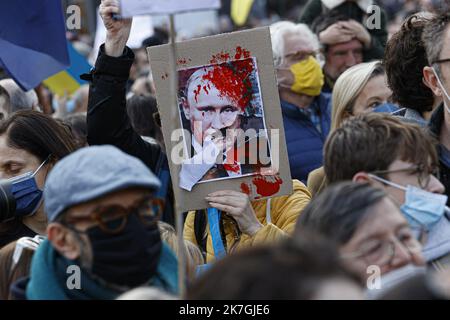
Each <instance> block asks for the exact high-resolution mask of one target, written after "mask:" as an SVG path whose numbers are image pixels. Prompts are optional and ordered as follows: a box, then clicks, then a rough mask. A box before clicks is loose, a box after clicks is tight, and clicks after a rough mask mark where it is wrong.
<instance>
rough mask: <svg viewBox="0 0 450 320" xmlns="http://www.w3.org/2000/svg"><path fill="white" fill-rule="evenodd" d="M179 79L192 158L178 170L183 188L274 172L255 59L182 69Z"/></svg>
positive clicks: (186, 139) (182, 117) (183, 122)
mask: <svg viewBox="0 0 450 320" xmlns="http://www.w3.org/2000/svg"><path fill="white" fill-rule="evenodd" d="M178 79H179V86H178V88H179V91H178V105H179V112H180V121H181V126H182V127H183V129H184V132H185V133H186V134H185V135H184V143H185V146H184V147H185V150H186V151H187V154H188V155H189V156H188V159H186V161H184V162H183V164H182V169H181V171H180V187H181V188H183V189H186V190H191V189H192V186H193V185H194V184H196V183H203V182H212V181H216V180H218V179H229V178H239V177H242V176H245V175H254V174H258V173H259V172H260V171H261V168H270V166H271V159H270V147H269V142H268V137H267V130H266V126H265V121H264V108H263V102H262V99H261V92H260V85H259V77H258V69H257V62H256V58H254V57H248V58H244V59H241V60H234V61H228V62H223V63H220V64H210V65H205V66H200V67H193V68H187V69H181V70H179V71H178ZM209 160H210V161H209ZM208 164H209V165H208Z"/></svg>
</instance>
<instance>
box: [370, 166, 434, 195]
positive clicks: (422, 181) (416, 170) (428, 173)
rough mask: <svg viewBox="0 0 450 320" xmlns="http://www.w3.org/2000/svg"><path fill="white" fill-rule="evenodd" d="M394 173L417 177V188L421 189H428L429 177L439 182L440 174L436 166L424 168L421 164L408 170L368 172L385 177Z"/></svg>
mask: <svg viewBox="0 0 450 320" xmlns="http://www.w3.org/2000/svg"><path fill="white" fill-rule="evenodd" d="M396 172H409V173H410V174H411V175H417V180H418V182H419V186H420V187H421V188H422V189H425V188H427V187H428V185H429V184H430V181H431V177H432V176H435V177H436V178H437V179H438V180H440V172H439V167H437V166H425V165H422V164H419V165H414V166H411V167H408V168H403V169H397V170H377V171H372V172H369V173H371V174H374V175H385V174H389V173H396Z"/></svg>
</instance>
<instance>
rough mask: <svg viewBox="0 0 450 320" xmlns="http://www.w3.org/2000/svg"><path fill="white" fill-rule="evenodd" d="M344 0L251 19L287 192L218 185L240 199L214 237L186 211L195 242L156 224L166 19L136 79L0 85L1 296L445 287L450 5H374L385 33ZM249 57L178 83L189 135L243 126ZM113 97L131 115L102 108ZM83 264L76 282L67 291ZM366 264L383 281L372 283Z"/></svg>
mask: <svg viewBox="0 0 450 320" xmlns="http://www.w3.org/2000/svg"><path fill="white" fill-rule="evenodd" d="M113 2H114V1H109V0H104V1H102V5H101V7H100V10H101V13H102V14H105V12H107V13H109V14H110V13H112V12H114V10H115V9H116V8H115V7H114V3H113ZM338 2H339V4H336V3H334V1H324V0H309V1H299V3H300V4H299V3H297V2H296V1H282V3H283V5H280V3H281V2H280V3H278V1H270V0H267V1H255V5H254V7H253V9H252V11H251V14H250V18H249V19H248V20H247V24H246V26H245V27H253V26H259V25H262V24H266V25H267V24H270V36H271V43H272V49H273V50H272V53H273V59H274V68H275V71H276V77H277V86H278V92H279V98H280V102H281V114H282V117H283V121H284V126H285V133H286V141H287V149H288V158H289V164H290V167H291V172H292V179H293V186H294V188H293V193H292V194H291V195H286V196H283V197H276V198H273V199H271V200H270V201H269V200H267V199H263V200H260V201H250V200H249V198H248V196H247V195H246V194H245V193H242V192H238V191H234V190H232V191H229V190H227V191H223V193H221V192H219V193H218V194H215V195H214V196H211V197H216V198H217V197H219V198H220V197H222V198H223V199H226V200H227V201H228V199H231V200H229V201H231V203H233V204H234V203H238V204H239V205H236V206H233V205H228V204H227V205H220V204H219V207H220V208H224V209H223V210H221V211H222V215H221V216H220V218H219V224H218V225H216V227H217V229H218V230H216V231H217V232H219V233H220V238H219V239H214V235H213V228H212V227H211V225H212V224H213V221H212V220H210V219H212V216H211V215H210V212H209V211H207V210H197V211H196V212H189V213H184V214H183V221H184V239H180V238H179V235H180V232H181V230H176V228H175V227H174V225H173V221H174V219H167V218H163V217H167V214H169V213H170V214H172V216H173V215H174V212H175V211H176V210H175V209H174V208H176V203H174V200H173V194H172V193H173V191H172V189H171V188H172V187H171V186H170V184H171V182H170V176H169V173H168V172H169V169H168V167H167V164H166V163H165V161H170V157H169V156H167V157H165V156H164V153H165V151H166V150H165V148H166V146H165V144H164V138H163V134H162V126H161V119H160V115H159V112H158V110H159V106H158V101H157V99H156V89H155V84H154V82H153V79H152V73H151V65H150V64H149V62H148V60H147V57H146V52H145V48H146V47H148V46H153V45H161V44H164V43H167V41H168V33H167V31H165V30H164V28H161V29H160V28H157V29H156V30H155V33H154V35H153V36H152V37H150V38H148V39H146V40H144V41H143V43H142V47H141V48H137V49H135V50H134V52H132V51H131V50H129V49H126V50H124V53H123V55H122V56H121V57H125V58H126V59H128V60H129V59H131V58H134V63H133V65H131V62H129V67H130V70H131V71H130V73H129V74H127V76H128V75H129V78H128V79H121V78H120V79H112V80H110V79H109V78H108V80H107V81H104V82H102V83H101V85H100V86H98V87H97V86H96V81H100V80H99V79H97V78H95V77H101V72H100V75H96V74H95V73H94V74H93V79H91V83H90V84H89V85H83V86H80V87H79V88H78V90H76V91H75V92H73V93H71V94H65V95H64V96H63V97H61V96H58V95H57V94H55V93H52V92H51V91H50V89H49V88H47V87H45V86H43V85H41V86H39V87H38V88H36V89H35V90H31V91H28V92H25V91H23V90H22V89H21V88H20V87H19V86H18V85H17V84H16V83H15V82H14V80H13V79H9V78H6V79H3V80H0V299H21V298H27V299H59V298H62V297H63V298H66V299H152V300H159V299H178V298H182V299H201V300H209V299H219V300H223V299H233V300H259V299H262V300H266V299H306V300H317V299H367V298H377V299H402V298H404V299H418V298H422V299H448V298H449V297H450V295H449V291H450V290H449V288H450V278H449V277H448V276H449V272H448V270H447V268H448V266H449V265H450V209H449V208H448V207H447V206H446V205H447V202H448V195H449V194H450V190H449V187H450V138H449V136H448V135H449V134H450V114H449V113H450V96H449V93H450V15H449V13H448V11H446V10H445V9H443V8H446V2H445V1H439V0H436V1H390V0H381V1H379V4H380V6H381V7H382V8H384V9H383V10H382V16H381V20H382V21H381V27H380V29H379V30H373V29H371V28H368V27H367V24H366V22H367V21H366V20H367V16H366V12H364V11H363V10H362V8H361V7H360V6H361V3H362V2H363V1H338ZM369 2H371V1H369ZM277 3H278V5H277ZM377 3H378V2H377ZM399 3H403V4H402V5H399ZM345 6H348V7H349V8H352V10H347V11H346V9H343V8H346V7H345ZM108 10H110V11H108ZM421 10H423V11H424V12H420V13H418V12H419V11H421ZM425 11H426V12H425ZM292 12H296V13H297V14H298V17H289V18H290V20H293V21H288V20H287V17H288V16H289V15H288V14H289V13H290V14H292ZM317 12H318V13H317ZM221 14H222V18H223V19H225V20H224V21H225V22H224V23H223V25H224V28H229V27H230V26H232V23H231V20H230V17H229V14H227V13H226V12H222V11H221ZM102 18H103V19H105V18H104V17H103V16H102ZM226 22H228V23H226ZM232 27H233V26H232ZM234 28H235V29H238V28H239V27H238V26H234ZM224 30H225V29H224ZM220 31H222V30H220ZM73 40H74V39H73ZM74 42H76V43H77V44H76V46H75V47H76V48H78V50H79V51H80V52H81V53H82V54H83V55H85V56H87V55H88V54H89V51H90V50H89V49H90V48H89V45H88V44H86V43H85V42H83V41H80V40H79V38H77V39H76V41H75V40H74ZM103 50H104V49H103ZM105 54H106V53H105V52H103V53H101V54H100V55H99V59H102V55H103V56H104V55H105ZM127 54H128V56H127ZM121 57H118V58H117V57H116V58H117V59H121ZM111 59H113V58H111ZM117 61H120V60H117ZM117 63H122V62H117ZM127 63H128V62H127ZM241 63H244V62H241ZM238 69H240V68H239V65H238V66H237V67H236V66H234V67H233V66H231V65H230V64H228V65H227V64H223V65H219V66H217V65H216V66H214V65H213V66H209V67H204V68H199V69H198V70H197V71H195V72H194V73H192V74H191V75H190V76H189V79H188V80H187V82H186V84H185V88H182V89H183V90H181V91H184V97H183V98H182V99H181V100H180V101H181V102H180V105H179V109H180V111H182V114H183V116H184V120H186V121H187V123H189V129H190V130H191V132H192V135H193V137H194V138H195V139H196V143H198V144H200V145H201V144H203V143H204V142H205V141H204V139H205V135H204V134H205V133H206V132H209V131H223V130H225V129H236V128H241V127H242V126H243V124H245V123H246V121H247V120H245V119H244V118H245V112H246V110H245V109H246V107H247V106H248V105H249V104H250V102H249V101H243V99H244V97H245V96H246V92H244V91H245V90H247V89H248V87H245V83H244V82H243V81H238V80H242V79H240V78H239V77H240V76H242V74H239V70H238ZM217 70H219V71H220V72H221V81H229V82H230V83H234V84H235V85H236V83H237V85H236V90H235V91H236V92H237V95H238V99H237V100H236V97H235V96H232V95H231V94H228V95H227V94H225V95H224V94H223V92H221V91H220V88H219V85H218V84H216V83H215V82H214V80H213V79H211V78H209V73H210V72H212V71H217ZM91 76H92V75H91ZM110 76H111V75H110ZM248 76H249V75H248V74H245V75H244V78H247V77H248ZM111 77H112V76H111ZM102 81H103V80H102ZM101 86H109V89H107V90H111V91H110V92H113V93H111V95H109V96H108V95H106V96H104V97H102V96H101V93H99V92H101V91H102V90H104V88H102V87H101ZM202 86H205V87H206V86H207V87H208V91H207V92H206V94H202V93H201V92H200V91H201V90H200V91H199V92H196V91H195V88H197V87H202ZM241 89H242V90H241ZM107 90H106V91H107ZM205 91H206V90H205ZM117 92H119V93H123V96H119V95H118V94H117V95H116V93H117ZM236 92H235V93H236ZM104 105H108V106H109V107H111V106H112V107H114V108H116V107H117V108H118V109H120V108H121V109H120V110H118V109H117V110H115V111H114V112H116V113H113V116H112V118H106V117H105V118H104V119H99V118H95V119H93V114H94V113H96V112H100V111H98V110H100V109H102V108H104ZM293 110H294V111H293ZM103 112H105V110H103ZM111 112H112V111H111ZM103 114H104V115H107V114H108V113H107V112H105V113H103ZM101 121H103V124H102V126H101V128H99V123H100V122H101ZM195 122H200V124H201V126H200V127H198V126H196V125H195ZM110 123H114V124H120V125H119V126H117V127H113V126H110V125H109V124H110ZM198 128H201V131H200V132H197V131H196V130H197V129H198ZM97 130H98V132H97ZM93 132H95V134H93ZM311 132H312V133H311ZM307 134H310V135H309V136H307ZM305 136H307V137H306V138H305ZM98 137H101V138H102V139H103V140H102V143H96V142H97V141H98V140H97V139H99V138H98ZM123 137H126V139H122V138H123ZM302 139H304V140H302ZM305 139H308V141H307V142H305ZM119 140H120V141H119ZM299 141H303V142H301V143H300V144H299ZM233 143H234V141H233ZM96 144H102V145H100V146H98V145H96ZM144 151H145V152H147V155H148V156H147V155H143V154H144V153H145V152H144ZM167 153H168V154H169V153H170V152H167ZM161 159H162V160H161ZM299 166H301V167H302V168H301V169H302V171H301V174H297V172H299V170H298V169H299ZM305 168H308V170H306V169H305ZM305 170H306V171H305ZM164 173H166V174H167V175H166V176H165V175H164ZM164 188H166V189H165V191H164V193H161V190H163V189H164ZM223 201H225V200H223ZM232 201H234V202H232ZM219 202H220V201H219ZM210 203H216V201H212V200H211V201H210ZM216 206H217V203H216ZM168 208H172V209H171V210H173V212H172V211H171V212H168ZM225 208H226V209H229V210H230V211H228V212H227V211H226V209H225ZM236 208H239V209H241V210H237V211H236V212H237V213H234V214H231V212H232V211H235V210H236ZM164 214H166V216H165V215H164ZM280 217H281V218H280ZM172 218H173V217H172ZM255 226H256V227H255ZM254 228H256V229H254ZM230 230H234V231H230ZM217 242H219V243H220V244H221V246H223V247H224V250H225V252H226V254H225V257H223V254H219V253H218V251H217V252H216V249H217ZM180 261H181V262H184V265H183V266H182V267H181V268H180V269H179V268H178V262H180ZM73 266H76V267H79V268H81V270H82V271H81V272H82V273H81V275H82V276H81V279H75V280H74V283H73V286H74V287H81V288H82V289H80V290H78V289H76V290H73V288H69V286H68V285H66V284H68V283H69V281H68V280H67V281H66V278H67V274H66V272H65V270H69V269H68V268H72V267H73ZM70 270H72V269H70ZM74 270H75V272H76V268H75V269H74ZM180 270H182V272H180V274H179V271H180ZM374 270H375V271H374ZM371 272H378V273H379V276H380V277H381V278H382V279H384V280H385V281H384V282H383V286H384V287H383V288H382V290H380V291H373V290H372V289H373V288H371V287H370V286H369V285H368V283H369V282H368V277H369V276H370V275H371V274H372V273H371ZM182 275H185V277H184V279H183V280H185V281H184V283H182V285H181V287H180V282H179V279H180V277H181V276H182ZM405 279H406V280H405ZM185 286H186V290H185V292H181V291H180V290H181V288H184V287H185ZM140 287H143V288H140ZM136 288H138V289H136ZM132 289H134V290H132ZM374 292H375V293H374Z"/></svg>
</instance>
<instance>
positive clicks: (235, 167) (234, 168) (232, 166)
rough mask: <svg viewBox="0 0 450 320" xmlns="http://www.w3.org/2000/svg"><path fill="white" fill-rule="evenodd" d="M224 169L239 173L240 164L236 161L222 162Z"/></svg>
mask: <svg viewBox="0 0 450 320" xmlns="http://www.w3.org/2000/svg"><path fill="white" fill-rule="evenodd" d="M223 167H224V169H225V170H227V171H231V172H235V173H239V171H240V169H241V166H240V165H239V164H238V163H236V162H235V163H231V164H230V163H224V165H223Z"/></svg>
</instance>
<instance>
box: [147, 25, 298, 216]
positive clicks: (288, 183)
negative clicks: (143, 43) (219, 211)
mask: <svg viewBox="0 0 450 320" xmlns="http://www.w3.org/2000/svg"><path fill="white" fill-rule="evenodd" d="M171 50H173V51H172V53H173V52H175V59H174V60H175V64H176V66H175V67H174V64H173V63H170V59H169V57H170V56H171V54H172V53H171ZM147 52H148V55H149V60H150V64H151V66H152V75H153V79H154V82H155V86H156V98H157V101H158V109H159V114H160V118H161V125H162V131H163V136H164V144H165V147H166V153H167V157H168V159H169V169H170V174H171V177H172V187H173V190H174V195H175V198H176V210H177V212H184V211H188V210H197V209H204V208H207V207H208V203H207V202H206V200H205V197H206V196H207V195H208V194H210V193H211V192H215V191H220V190H235V191H239V192H242V193H245V194H247V195H248V196H249V198H250V199H251V200H258V199H264V198H270V197H276V196H281V195H286V194H290V193H291V192H292V179H291V173H290V169H289V162H288V157H287V150H286V141H285V136H284V128H283V121H282V116H281V107H280V99H279V96H278V87H277V82H276V73H275V69H274V65H273V55H272V47H271V41H270V32H269V29H268V28H266V27H264V28H257V29H252V30H246V31H239V32H233V33H228V34H221V35H217V36H210V37H204V38H199V39H193V40H189V41H184V42H180V43H176V44H175V45H174V46H171V45H162V46H156V47H150V48H147ZM172 61H173V60H172ZM175 70H176V71H175ZM174 72H175V73H174ZM175 87H176V88H175Z"/></svg>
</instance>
